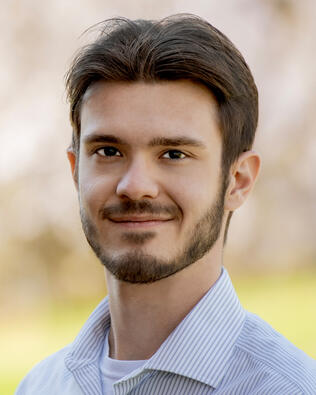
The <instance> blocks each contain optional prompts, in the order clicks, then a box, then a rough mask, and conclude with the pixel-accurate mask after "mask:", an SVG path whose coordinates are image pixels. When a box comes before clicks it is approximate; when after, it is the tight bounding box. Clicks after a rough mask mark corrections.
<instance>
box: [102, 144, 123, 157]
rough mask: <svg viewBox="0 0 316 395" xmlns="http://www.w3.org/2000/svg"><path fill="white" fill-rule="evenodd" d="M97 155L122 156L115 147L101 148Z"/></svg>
mask: <svg viewBox="0 0 316 395" xmlns="http://www.w3.org/2000/svg"><path fill="white" fill-rule="evenodd" d="M96 153H97V154H98V155H100V156H106V157H108V156H122V155H121V153H120V151H119V150H118V149H117V148H115V147H110V146H109V147H102V148H99V149H98V150H97V151H96Z"/></svg>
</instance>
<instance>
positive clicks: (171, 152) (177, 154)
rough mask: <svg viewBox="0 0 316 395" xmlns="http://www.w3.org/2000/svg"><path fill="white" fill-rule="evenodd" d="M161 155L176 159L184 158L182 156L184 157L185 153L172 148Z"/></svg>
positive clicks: (165, 157)
mask: <svg viewBox="0 0 316 395" xmlns="http://www.w3.org/2000/svg"><path fill="white" fill-rule="evenodd" d="M162 157H163V158H164V159H174V160H177V159H184V158H186V155H185V154H184V153H183V152H181V151H178V150H174V149H173V150H169V151H167V152H165V153H164V154H163V156H162Z"/></svg>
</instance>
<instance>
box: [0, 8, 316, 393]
mask: <svg viewBox="0 0 316 395" xmlns="http://www.w3.org/2000/svg"><path fill="white" fill-rule="evenodd" d="M178 12H191V13H195V14H198V15H200V16H202V17H204V18H206V19H207V20H208V21H209V22H211V23H212V24H213V25H215V26H216V27H217V28H219V29H220V30H221V31H222V32H223V33H225V34H226V35H227V36H228V37H229V38H230V39H231V40H232V41H233V43H234V44H235V45H236V46H237V48H238V49H239V50H240V51H241V52H242V54H243V55H244V57H245V59H246V61H247V63H248V64H249V66H250V68H251V70H252V72H253V75H254V78H255V80H256V83H257V86H258V89H259V94H260V120H259V128H258V132H257V140H256V144H255V148H256V150H257V151H259V152H260V153H261V155H262V159H263V167H262V171H261V175H260V179H259V181H258V182H257V185H256V188H255V190H254V192H253V194H252V196H251V198H250V199H249V200H248V201H247V202H246V204H245V205H244V206H243V207H242V208H241V209H239V210H238V212H236V213H235V214H234V216H233V218H232V222H231V226H230V232H229V238H228V244H227V247H226V253H225V265H226V266H227V267H228V269H229V271H230V273H231V276H232V279H233V282H234V284H235V286H236V289H237V291H238V294H239V296H240V298H241V300H242V303H243V304H244V306H245V307H246V308H247V309H249V310H251V311H253V312H255V313H257V314H259V315H260V316H262V317H263V318H264V319H266V320H267V321H268V322H269V323H271V324H272V325H273V326H274V327H275V328H276V329H278V330H279V331H280V332H281V333H283V334H284V335H285V336H287V337H288V338H289V339H290V340H291V341H292V342H294V343H295V344H296V345H297V346H298V347H300V348H302V349H303V350H304V351H305V352H307V353H308V354H309V355H310V356H312V357H314V358H316V340H315V339H316V336H315V334H316V240H315V239H316V237H315V232H316V203H315V201H316V181H315V170H316V138H315V126H316V121H315V108H316V73H315V70H316V43H315V42H316V40H315V38H316V24H315V17H316V2H315V1H314V0H301V1H297V0H221V2H218V1H216V0H207V1H206V0H181V1H177V0H160V1H159V2H157V1H155V0H136V1H123V0H102V1H101V0H81V1H80V0H77V1H75V0H55V1H53V2H43V1H41V0H10V1H6V2H1V3H0V26H1V35H0V53H1V68H0V85H1V90H0V190H1V193H0V218H1V220H0V263H1V265H0V312H1V315H0V316H1V325H0V349H1V350H2V352H1V356H0V393H1V394H10V393H13V391H14V388H15V387H16V385H17V383H18V382H19V381H20V380H21V378H22V377H23V376H24V375H25V374H26V372H27V371H28V370H30V368H31V367H32V366H33V365H34V364H35V363H36V362H38V361H39V360H41V359H42V358H44V357H45V356H47V355H49V354H50V353H52V352H54V351H57V350H58V349H59V348H61V347H63V346H64V345H66V344H67V343H69V342H70V341H72V339H73V338H74V337H75V336H76V334H77V332H78V331H79V328H80V327H81V326H82V325H83V323H84V322H85V320H86V319H87V317H88V315H89V314H90V312H91V311H92V310H93V309H94V307H95V305H96V304H97V303H98V302H99V301H100V300H101V299H102V297H103V296H104V295H105V293H106V285H105V281H104V273H103V268H102V267H101V265H100V264H99V263H98V262H97V260H96V258H95V257H94V256H93V254H92V252H91V251H90V249H89V248H88V245H87V243H86V241H85V238H84V236H83V234H82V230H81V225H80V219H79V213H78V204H77V198H76V193H75V189H74V187H73V183H72V179H71V175H70V169H69V167H68V163H67V160H66V154H65V152H66V148H67V146H68V144H69V142H70V139H71V128H70V124H69V122H68V105H67V102H66V95H65V90H64V74H65V72H66V70H67V67H68V66H69V64H70V61H71V59H72V58H73V55H74V53H75V52H76V51H77V50H78V48H79V47H81V46H82V45H84V44H85V43H87V42H89V41H91V40H92V39H93V38H94V34H95V33H88V34H85V35H82V33H83V32H84V31H85V30H86V29H87V28H89V27H90V26H91V25H93V24H95V23H97V22H100V21H102V20H104V19H106V18H109V17H113V16H125V17H129V18H150V19H156V18H162V17H165V16H167V15H170V14H173V13H178Z"/></svg>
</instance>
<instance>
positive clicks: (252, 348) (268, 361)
mask: <svg viewBox="0 0 316 395" xmlns="http://www.w3.org/2000/svg"><path fill="white" fill-rule="evenodd" d="M236 352H239V353H240V354H241V356H242V357H243V358H246V359H247V360H248V361H249V363H252V364H253V366H256V369H258V370H259V371H261V373H262V374H263V373H264V374H265V377H266V380H267V381H271V382H274V383H275V384H274V385H275V386H278V385H279V386H280V388H285V387H286V386H287V387H288V388H291V391H294V390H295V389H296V390H297V392H295V393H298V394H316V361H315V360H314V359H312V358H311V357H309V356H308V355H307V354H305V353H304V352H303V351H302V350H300V349H298V348H297V347H295V346H294V345H293V344H292V343H291V342H290V341H288V340H287V339H286V338H285V337H284V336H282V335H281V334H280V333H278V332H277V331H276V330H274V329H273V328H272V327H271V326H270V325H269V324H268V323H267V322H265V321H264V320H262V319H261V318H260V317H258V316H256V315H255V314H252V313H247V316H246V320H245V323H244V327H243V330H242V332H241V334H240V337H239V339H238V342H237V344H236ZM266 385H267V382H266ZM276 388H277V387H276ZM293 393H294V392H293Z"/></svg>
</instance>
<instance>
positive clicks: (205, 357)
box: [17, 15, 316, 395]
mask: <svg viewBox="0 0 316 395" xmlns="http://www.w3.org/2000/svg"><path fill="white" fill-rule="evenodd" d="M67 89H68V96H69V101H70V106H71V112H70V114H71V121H72V125H73V141H72V145H71V147H70V148H69V150H68V158H69V161H70V164H71V169H72V174H73V178H74V182H75V185H76V188H77V191H78V197H79V202H80V213H81V219H82V224H83V229H84V232H85V235H86V237H87V240H88V242H89V244H90V245H91V247H92V249H93V250H94V252H95V253H96V255H97V256H98V258H99V259H100V261H101V263H102V264H103V265H104V266H105V273H106V277H107V285H108V291H109V295H108V297H107V298H106V299H105V300H103V301H102V302H101V304H100V305H99V306H98V307H97V308H96V310H95V311H94V312H93V314H92V315H91V316H90V318H89V319H88V321H87V323H86V324H85V326H84V327H83V329H82V330H81V332H80V333H79V335H78V336H77V338H76V339H75V341H74V342H73V343H72V344H71V345H69V346H68V347H66V348H64V349H63V350H61V351H59V352H57V353H56V354H54V355H52V356H50V357H49V358H47V359H46V360H44V361H43V362H41V363H40V364H38V365H37V366H36V367H35V368H34V369H33V370H32V371H31V373H30V374H29V375H28V376H27V377H26V378H25V379H24V380H23V381H22V383H21V384H20V386H19V389H18V390H17V394H19V395H20V394H32V395H34V394H45V395H46V394H117V395H118V394H159V395H160V394H166V395H167V394H213V393H214V394H225V395H227V394H233V395H235V394H269V395H270V394H271V395H274V394H277V395H280V394H284V395H288V394H291V395H293V394H316V363H315V361H313V360H312V359H311V358H309V357H308V356H307V355H306V354H304V353H303V352H302V351H300V350H298V349H296V348H295V347H294V346H293V345H292V344H290V343H289V342H288V341H287V340H286V339H284V338H283V337H282V336H281V335H280V334H278V333H277V332H276V331H274V330H273V329H272V328H271V327H270V326H269V325H268V324H267V323H265V322H264V321H262V320H261V319H260V318H258V317H256V316H255V315H253V314H250V313H248V312H246V311H245V310H244V309H243V308H242V307H241V305H240V303H239V301H238V298H237V296H236V294H235V292H234V289H233V286H232V284H231V282H230V279H229V276H228V273H227V271H226V270H225V269H224V268H223V262H222V255H223V246H224V244H225V240H226V237H227V229H228V225H229V220H230V218H231V215H232V213H233V211H234V210H236V209H237V208H238V207H239V206H241V205H242V203H243V202H244V201H245V200H246V198H247V196H248V195H249V193H250V191H251V190H252V188H253V186H254V183H255V180H256V178H257V175H258V172H259V168H260V157H259V155H258V154H257V153H256V152H255V151H253V150H252V149H251V147H252V144H253V140H254V135H255V130H256V126H257V117H258V103H257V89H256V86H255V83H254V81H253V78H252V75H251V73H250V71H249V68H248V66H247V64H246V63H245V61H244V59H243V58H242V56H241V54H240V53H239V52H238V51H237V50H236V48H235V47H234V46H233V44H232V43H231V42H230V41H229V40H228V39H227V38H226V37H225V36H224V35H223V34H222V33H220V32H219V31H218V30H216V29H215V28H214V27H213V26H211V25H210V24H208V23H207V22H206V21H204V20H202V19H200V18H198V17H195V16H188V15H178V16H173V17H169V18H166V19H164V20H162V21H158V22H152V21H143V20H139V21H129V20H124V19H118V20H114V21H110V22H106V23H105V27H104V29H103V30H102V34H101V35H100V37H99V38H98V39H97V40H96V41H95V42H93V43H92V44H91V45H90V46H88V47H86V48H84V49H83V50H82V51H81V52H80V53H79V55H78V56H77V57H76V58H75V60H74V62H73V64H72V66H71V68H70V71H69V72H68V75H67Z"/></svg>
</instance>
